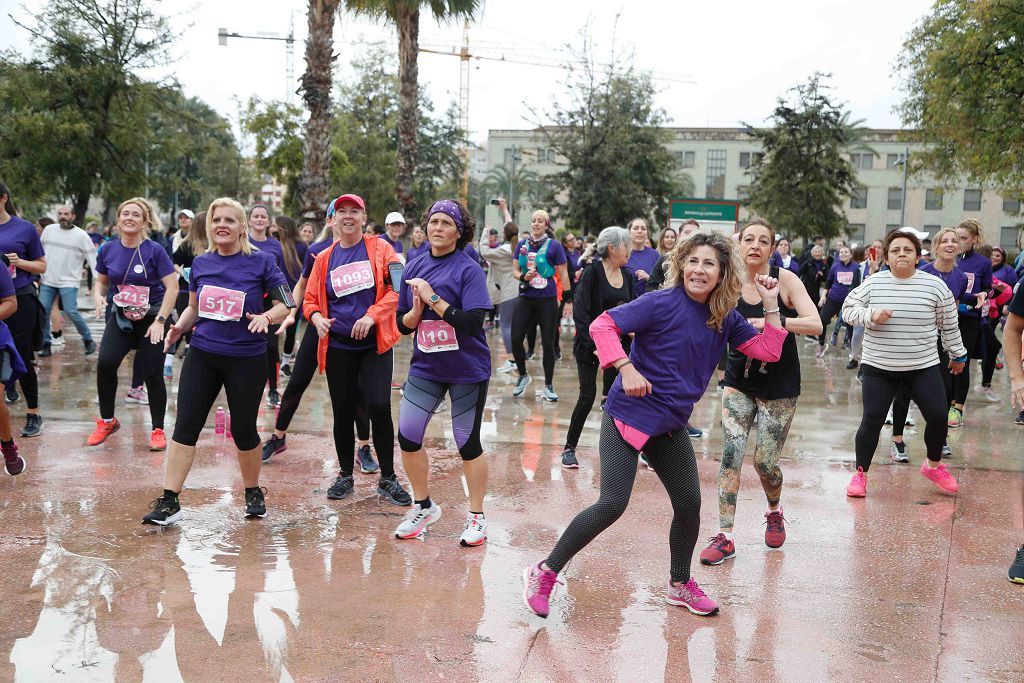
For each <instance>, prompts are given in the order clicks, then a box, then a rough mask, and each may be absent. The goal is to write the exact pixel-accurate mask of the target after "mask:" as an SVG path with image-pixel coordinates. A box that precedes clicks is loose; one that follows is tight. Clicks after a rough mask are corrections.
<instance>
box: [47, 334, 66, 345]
mask: <svg viewBox="0 0 1024 683" xmlns="http://www.w3.org/2000/svg"><path fill="white" fill-rule="evenodd" d="M65 344H67V342H66V341H64V335H63V334H62V335H61V336H59V337H54V338H53V341H51V342H50V345H51V346H64V345H65Z"/></svg>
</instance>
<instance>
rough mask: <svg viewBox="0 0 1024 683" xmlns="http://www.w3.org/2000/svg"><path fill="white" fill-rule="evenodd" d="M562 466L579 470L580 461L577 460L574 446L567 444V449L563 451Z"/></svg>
mask: <svg viewBox="0 0 1024 683" xmlns="http://www.w3.org/2000/svg"><path fill="white" fill-rule="evenodd" d="M562 467H564V468H565V469H567V470H578V469H579V468H580V463H579V461H578V460H576V449H575V448H573V447H572V446H566V447H565V450H564V451H562Z"/></svg>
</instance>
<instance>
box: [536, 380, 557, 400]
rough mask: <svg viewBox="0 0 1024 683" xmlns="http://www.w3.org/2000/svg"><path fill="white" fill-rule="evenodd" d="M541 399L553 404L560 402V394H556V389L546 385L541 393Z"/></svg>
mask: <svg viewBox="0 0 1024 683" xmlns="http://www.w3.org/2000/svg"><path fill="white" fill-rule="evenodd" d="M540 397H541V398H543V399H544V400H545V401H550V402H551V403H554V402H555V401H557V400H558V394H556V393H555V387H553V386H552V385H550V384H545V385H544V390H543V391H541V392H540Z"/></svg>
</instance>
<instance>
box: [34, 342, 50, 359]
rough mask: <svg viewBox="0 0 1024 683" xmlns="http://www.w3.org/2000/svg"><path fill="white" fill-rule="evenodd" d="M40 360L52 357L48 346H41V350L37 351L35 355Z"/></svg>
mask: <svg viewBox="0 0 1024 683" xmlns="http://www.w3.org/2000/svg"><path fill="white" fill-rule="evenodd" d="M36 355H37V356H39V357H40V358H46V357H48V356H52V355H53V347H52V346H50V345H49V344H43V348H41V349H39V353H37V354H36Z"/></svg>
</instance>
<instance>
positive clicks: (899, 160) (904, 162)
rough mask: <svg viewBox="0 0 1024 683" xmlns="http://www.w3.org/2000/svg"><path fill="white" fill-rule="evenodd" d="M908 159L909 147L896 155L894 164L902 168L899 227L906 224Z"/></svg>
mask: <svg viewBox="0 0 1024 683" xmlns="http://www.w3.org/2000/svg"><path fill="white" fill-rule="evenodd" d="M909 161H910V147H907V148H906V149H904V151H903V154H900V155H899V156H898V157H896V162H895V163H894V164H893V165H894V166H901V167H902V168H903V189H902V191H901V193H900V227H903V226H904V225H906V216H907V166H908V165H909Z"/></svg>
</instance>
